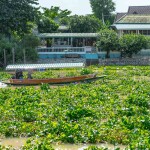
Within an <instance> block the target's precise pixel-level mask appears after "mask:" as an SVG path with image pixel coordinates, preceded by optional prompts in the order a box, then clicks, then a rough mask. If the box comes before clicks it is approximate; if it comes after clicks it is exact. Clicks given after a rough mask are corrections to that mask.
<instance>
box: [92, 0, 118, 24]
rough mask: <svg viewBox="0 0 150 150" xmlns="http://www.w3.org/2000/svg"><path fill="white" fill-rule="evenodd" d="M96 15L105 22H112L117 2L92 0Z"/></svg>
mask: <svg viewBox="0 0 150 150" xmlns="http://www.w3.org/2000/svg"><path fill="white" fill-rule="evenodd" d="M90 4H91V7H92V11H93V13H94V15H95V16H96V17H97V18H99V19H100V20H104V22H107V21H109V22H112V16H113V15H112V14H111V13H112V12H113V11H115V3H114V2H113V1H112V0H90Z"/></svg>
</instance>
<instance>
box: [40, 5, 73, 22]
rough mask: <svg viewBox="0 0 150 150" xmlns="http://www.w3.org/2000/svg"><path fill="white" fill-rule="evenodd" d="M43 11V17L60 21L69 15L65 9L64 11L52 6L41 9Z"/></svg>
mask: <svg viewBox="0 0 150 150" xmlns="http://www.w3.org/2000/svg"><path fill="white" fill-rule="evenodd" d="M43 10H44V13H43V15H44V16H45V17H48V18H50V19H53V20H54V19H56V18H58V19H60V18H64V17H67V16H68V15H70V14H71V11H69V10H68V9H65V10H61V9H60V7H56V6H55V7H54V6H51V8H50V9H49V8H43Z"/></svg>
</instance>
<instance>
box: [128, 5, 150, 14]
mask: <svg viewBox="0 0 150 150" xmlns="http://www.w3.org/2000/svg"><path fill="white" fill-rule="evenodd" d="M128 14H150V6H129V9H128Z"/></svg>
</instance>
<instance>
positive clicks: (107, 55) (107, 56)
mask: <svg viewBox="0 0 150 150" xmlns="http://www.w3.org/2000/svg"><path fill="white" fill-rule="evenodd" d="M106 58H110V50H108V51H107V52H106Z"/></svg>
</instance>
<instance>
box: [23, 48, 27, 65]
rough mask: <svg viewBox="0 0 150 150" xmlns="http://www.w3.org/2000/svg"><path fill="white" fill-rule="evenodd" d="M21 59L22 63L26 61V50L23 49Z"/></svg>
mask: <svg viewBox="0 0 150 150" xmlns="http://www.w3.org/2000/svg"><path fill="white" fill-rule="evenodd" d="M23 60H24V64H25V63H26V50H25V49H23Z"/></svg>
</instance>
